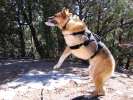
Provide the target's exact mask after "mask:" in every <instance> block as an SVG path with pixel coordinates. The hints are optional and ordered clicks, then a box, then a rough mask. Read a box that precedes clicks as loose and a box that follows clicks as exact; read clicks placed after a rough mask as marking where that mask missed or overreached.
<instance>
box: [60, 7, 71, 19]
mask: <svg viewBox="0 0 133 100" xmlns="http://www.w3.org/2000/svg"><path fill="white" fill-rule="evenodd" d="M70 15H71V13H70V12H69V9H67V8H63V9H62V16H63V17H64V18H65V17H67V16H70Z"/></svg>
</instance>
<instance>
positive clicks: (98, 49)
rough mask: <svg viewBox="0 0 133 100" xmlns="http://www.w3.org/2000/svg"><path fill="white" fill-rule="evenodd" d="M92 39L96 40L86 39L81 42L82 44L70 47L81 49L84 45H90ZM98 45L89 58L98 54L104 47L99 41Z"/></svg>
mask: <svg viewBox="0 0 133 100" xmlns="http://www.w3.org/2000/svg"><path fill="white" fill-rule="evenodd" d="M92 41H95V40H86V41H85V42H84V43H81V44H78V45H74V46H70V49H72V50H74V49H79V48H80V47H81V46H82V45H84V46H88V45H89V44H90V43H91V42H92ZM97 46H98V47H97V50H96V52H95V53H94V54H93V55H92V56H91V57H90V58H89V59H92V58H94V57H95V56H96V55H97V54H98V52H99V51H100V50H101V49H102V48H103V47H102V46H101V45H100V44H99V43H98V45H97Z"/></svg>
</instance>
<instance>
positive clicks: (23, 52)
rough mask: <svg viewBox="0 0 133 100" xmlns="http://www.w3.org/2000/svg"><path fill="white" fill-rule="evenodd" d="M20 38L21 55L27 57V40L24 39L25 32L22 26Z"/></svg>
mask: <svg viewBox="0 0 133 100" xmlns="http://www.w3.org/2000/svg"><path fill="white" fill-rule="evenodd" d="M19 40H20V53H21V57H25V54H26V52H25V41H24V33H23V30H22V27H21V26H20V27H19Z"/></svg>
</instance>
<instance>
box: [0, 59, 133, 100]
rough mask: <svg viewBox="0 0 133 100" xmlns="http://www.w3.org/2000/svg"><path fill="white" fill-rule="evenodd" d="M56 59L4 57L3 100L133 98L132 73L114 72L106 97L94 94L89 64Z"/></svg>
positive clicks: (0, 76) (1, 64)
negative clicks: (59, 64)
mask: <svg viewBox="0 0 133 100" xmlns="http://www.w3.org/2000/svg"><path fill="white" fill-rule="evenodd" d="M55 63H56V62H55V61H46V60H3V61H1V62H0V100H133V74H131V73H128V74H125V73H119V72H115V73H114V75H113V76H112V77H111V78H110V79H109V80H108V81H107V82H106V83H105V88H106V96H101V97H92V96H91V95H90V92H91V91H93V90H94V88H95V87H94V84H93V83H92V82H91V80H90V78H89V76H88V67H87V65H81V64H79V63H76V64H75V63H74V62H73V63H72V62H71V63H70V62H69V63H68V62H65V63H64V64H63V66H62V68H61V69H60V70H58V71H55V70H53V69H52V68H53V66H54V64H55Z"/></svg>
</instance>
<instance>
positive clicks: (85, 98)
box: [72, 95, 100, 100]
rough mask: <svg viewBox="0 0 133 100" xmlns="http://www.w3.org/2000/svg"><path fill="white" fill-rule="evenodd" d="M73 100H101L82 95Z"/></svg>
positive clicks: (96, 97)
mask: <svg viewBox="0 0 133 100" xmlns="http://www.w3.org/2000/svg"><path fill="white" fill-rule="evenodd" d="M72 100H100V99H99V97H98V96H91V95H82V96H78V97H75V98H73V99H72Z"/></svg>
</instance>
